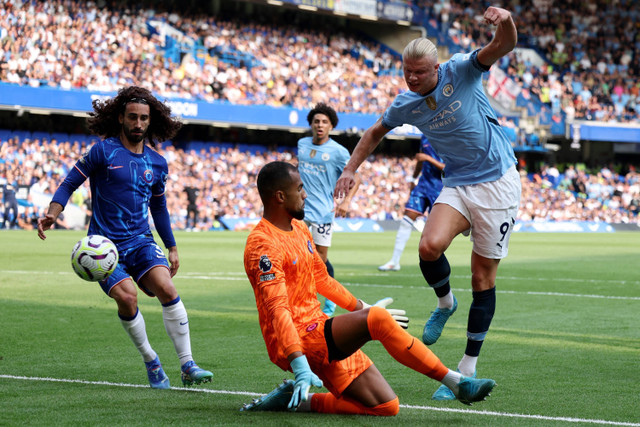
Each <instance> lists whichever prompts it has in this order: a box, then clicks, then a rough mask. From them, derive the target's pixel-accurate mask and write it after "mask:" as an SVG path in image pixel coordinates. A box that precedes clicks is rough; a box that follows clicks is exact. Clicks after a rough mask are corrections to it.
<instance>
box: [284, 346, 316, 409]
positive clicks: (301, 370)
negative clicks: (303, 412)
mask: <svg viewBox="0 0 640 427" xmlns="http://www.w3.org/2000/svg"><path fill="white" fill-rule="evenodd" d="M291 370H292V371H293V375H295V377H296V382H295V383H294V385H293V395H292V396H291V400H290V401H289V405H288V406H287V408H288V409H289V410H290V411H295V410H296V409H298V405H300V403H301V402H303V401H305V400H307V399H308V398H309V388H310V387H311V386H312V385H314V386H316V387H322V380H321V379H320V378H318V376H317V375H316V374H314V373H313V372H312V371H311V368H310V367H309V362H308V361H307V357H306V356H305V355H304V354H303V355H302V356H299V357H296V358H295V359H293V360H292V361H291Z"/></svg>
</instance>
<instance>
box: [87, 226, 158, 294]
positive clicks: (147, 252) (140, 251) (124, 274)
mask: <svg viewBox="0 0 640 427" xmlns="http://www.w3.org/2000/svg"><path fill="white" fill-rule="evenodd" d="M118 256H119V259H118V265H117V266H116V269H115V270H114V272H113V273H111V275H110V276H109V277H108V278H107V280H103V281H101V282H100V287H101V288H102V290H103V291H104V293H105V294H107V295H109V292H111V289H113V287H114V286H115V285H117V284H118V283H120V282H122V281H123V280H125V279H128V278H130V277H131V278H133V281H134V282H136V283H138V280H140V278H141V277H142V276H144V274H145V273H146V272H147V271H149V270H151V269H152V268H154V267H157V266H160V265H161V266H163V267H166V268H167V269H168V268H169V261H167V257H166V256H165V254H164V252H163V251H162V248H160V246H158V244H157V243H156V242H155V241H154V240H153V239H152V238H145V239H142V240H141V241H140V242H139V243H138V244H137V245H136V246H133V247H130V248H127V249H122V250H120V251H119V252H118ZM138 287H139V288H140V289H141V290H142V291H143V292H144V293H145V294H147V295H149V296H150V297H153V296H155V295H154V294H153V292H151V291H150V290H149V289H147V288H145V287H144V286H141V285H140V283H138Z"/></svg>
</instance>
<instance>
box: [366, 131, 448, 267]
mask: <svg viewBox="0 0 640 427" xmlns="http://www.w3.org/2000/svg"><path fill="white" fill-rule="evenodd" d="M416 160H417V163H416V169H415V171H414V172H413V175H412V177H411V179H412V185H415V186H414V187H413V188H412V189H411V194H410V195H409V200H408V201H407V203H406V204H405V206H404V215H403V217H402V220H401V221H400V227H399V228H398V233H397V234H396V243H395V246H394V248H393V255H392V256H391V260H390V261H389V262H387V263H386V264H383V265H381V266H380V267H378V270H380V271H400V257H401V256H402V252H404V248H405V246H406V244H407V241H408V240H409V238H410V237H411V231H412V230H413V228H414V225H415V220H416V219H417V218H418V217H419V216H421V215H424V214H425V212H427V211H428V212H431V208H432V207H433V204H434V203H435V201H436V199H437V197H438V196H439V195H440V191H442V177H441V175H442V170H443V169H444V163H442V160H441V159H440V156H438V155H437V154H436V152H435V151H434V149H433V147H432V146H431V144H429V140H428V139H427V137H426V136H424V135H422V137H421V142H420V152H419V153H418V154H416ZM418 231H422V230H420V229H418Z"/></svg>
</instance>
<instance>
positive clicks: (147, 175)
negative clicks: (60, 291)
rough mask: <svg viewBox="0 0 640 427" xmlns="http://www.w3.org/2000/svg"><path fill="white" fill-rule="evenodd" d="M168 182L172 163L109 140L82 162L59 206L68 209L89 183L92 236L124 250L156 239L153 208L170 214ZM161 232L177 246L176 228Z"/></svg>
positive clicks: (62, 190) (60, 195)
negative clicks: (145, 238) (79, 189)
mask: <svg viewBox="0 0 640 427" xmlns="http://www.w3.org/2000/svg"><path fill="white" fill-rule="evenodd" d="M74 171H77V172H79V173H77V172H74ZM167 176H168V167H167V161H166V160H165V158H164V157H162V156H161V155H160V154H159V153H157V152H156V151H155V150H153V149H152V148H150V147H148V146H147V145H145V146H144V152H143V153H142V154H136V153H132V152H131V151H129V150H128V149H127V148H125V147H124V146H123V145H122V143H121V142H120V139H119V138H108V139H106V140H104V141H100V142H97V143H96V144H94V145H93V146H92V147H91V149H90V150H89V151H88V152H87V153H85V155H84V156H83V157H81V158H80V160H78V161H77V162H76V164H75V168H74V170H72V171H71V172H70V173H69V175H68V176H67V178H65V181H64V182H63V183H62V184H61V185H60V187H59V188H58V190H57V191H56V193H55V194H54V197H53V201H54V202H57V203H60V204H61V205H62V206H65V204H66V202H67V200H68V199H69V196H70V195H71V193H73V191H74V190H75V189H76V188H77V187H78V186H79V185H81V184H82V182H83V181H84V180H85V179H86V178H89V179H90V187H91V203H92V216H91V222H90V224H89V234H100V235H102V236H106V237H108V238H109V239H111V240H112V241H113V242H114V243H115V244H116V245H117V246H118V249H119V250H121V249H124V248H126V247H129V246H130V245H133V244H135V239H134V238H135V237H138V236H145V235H147V236H149V235H151V228H150V225H149V205H150V204H153V203H154V202H155V203H156V204H155V206H159V207H160V208H161V209H166V200H165V196H164V191H165V184H166V181H167ZM152 198H161V200H160V199H157V200H154V201H152V200H151V199H152ZM157 228H158V231H159V232H161V237H162V240H163V242H164V243H165V245H166V246H167V247H170V246H174V245H175V240H174V239H173V233H172V232H171V228H170V227H164V226H163V227H162V229H161V228H160V227H157ZM167 228H168V229H167Z"/></svg>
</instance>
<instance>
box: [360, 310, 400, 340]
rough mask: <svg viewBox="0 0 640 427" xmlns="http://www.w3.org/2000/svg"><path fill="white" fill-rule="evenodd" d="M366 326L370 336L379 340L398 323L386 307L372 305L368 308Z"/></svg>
mask: <svg viewBox="0 0 640 427" xmlns="http://www.w3.org/2000/svg"><path fill="white" fill-rule="evenodd" d="M367 326H368V327H369V335H370V336H371V338H372V339H374V340H376V341H379V340H381V339H383V338H384V336H386V335H387V334H389V333H390V332H391V331H392V330H393V328H394V327H396V326H398V324H397V323H396V321H395V320H393V317H391V314H389V312H388V311H387V310H386V309H384V308H382V307H375V306H374V307H371V308H369V314H368V316H367ZM398 327H399V326H398Z"/></svg>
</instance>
